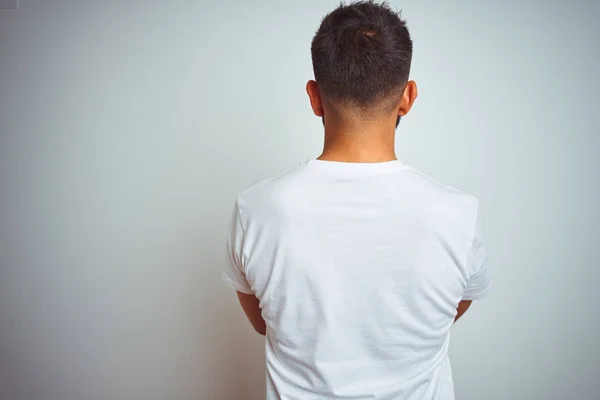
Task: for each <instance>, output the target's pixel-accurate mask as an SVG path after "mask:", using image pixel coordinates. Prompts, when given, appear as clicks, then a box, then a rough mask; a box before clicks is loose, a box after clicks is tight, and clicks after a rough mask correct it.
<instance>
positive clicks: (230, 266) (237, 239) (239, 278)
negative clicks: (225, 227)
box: [221, 201, 253, 294]
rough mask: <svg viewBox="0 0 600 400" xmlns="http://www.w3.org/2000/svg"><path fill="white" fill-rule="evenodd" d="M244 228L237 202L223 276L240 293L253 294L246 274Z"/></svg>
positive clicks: (228, 238) (231, 223) (228, 239)
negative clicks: (243, 249) (243, 250)
mask: <svg viewBox="0 0 600 400" xmlns="http://www.w3.org/2000/svg"><path fill="white" fill-rule="evenodd" d="M243 244H244V228H243V226H242V220H241V216H240V210H239V206H238V203H237V201H236V203H235V206H234V208H233V213H232V215H231V221H230V224H229V234H228V237H227V254H228V255H227V261H226V262H225V263H224V266H223V270H222V273H221V276H222V277H223V280H224V281H225V283H227V285H229V286H230V287H231V288H232V289H234V290H237V291H238V292H242V293H248V294H251V293H253V292H252V288H251V287H250V284H249V283H248V280H247V279H246V274H245V273H244V257H243V252H242V248H243Z"/></svg>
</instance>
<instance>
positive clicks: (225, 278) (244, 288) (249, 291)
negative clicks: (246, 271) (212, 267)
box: [221, 271, 254, 294]
mask: <svg viewBox="0 0 600 400" xmlns="http://www.w3.org/2000/svg"><path fill="white" fill-rule="evenodd" d="M221 278H222V279H223V281H225V283H226V284H227V286H229V287H230V288H232V289H233V290H237V291H238V292H242V293H246V294H254V292H253V291H252V289H250V288H249V287H247V286H244V285H242V284H240V283H238V282H235V281H234V280H232V279H231V278H230V277H229V276H227V275H226V274H225V272H224V271H223V272H221Z"/></svg>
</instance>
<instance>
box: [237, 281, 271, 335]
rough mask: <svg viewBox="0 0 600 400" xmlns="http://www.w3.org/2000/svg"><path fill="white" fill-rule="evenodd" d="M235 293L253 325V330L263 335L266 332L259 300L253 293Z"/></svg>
mask: <svg viewBox="0 0 600 400" xmlns="http://www.w3.org/2000/svg"><path fill="white" fill-rule="evenodd" d="M237 295H238V299H239V300H240V304H241V305H242V308H243V309H244V312H245V313H246V316H247V317H248V319H249V320H250V323H251V324H252V326H253V327H254V330H255V331H256V332H258V333H259V334H261V335H263V336H264V335H265V334H266V332H267V326H266V324H265V320H264V319H263V317H262V314H261V309H260V306H259V300H258V299H257V298H256V296H255V295H253V294H248V293H242V292H239V291H238V292H237Z"/></svg>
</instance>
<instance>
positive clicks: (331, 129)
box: [318, 120, 397, 163]
mask: <svg viewBox="0 0 600 400" xmlns="http://www.w3.org/2000/svg"><path fill="white" fill-rule="evenodd" d="M328 122H329V121H327V120H326V121H325V145H324V147H323V153H322V154H321V156H319V157H318V159H319V160H325V161H339V162H357V163H375V162H385V161H393V160H396V159H397V158H396V151H395V146H394V140H395V137H396V134H395V133H396V132H395V129H394V125H393V124H383V126H381V124H359V125H355V126H350V125H346V126H343V125H341V124H329V123H328Z"/></svg>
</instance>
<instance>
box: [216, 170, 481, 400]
mask: <svg viewBox="0 0 600 400" xmlns="http://www.w3.org/2000/svg"><path fill="white" fill-rule="evenodd" d="M477 209H478V205H477V200H476V199H475V198H474V197H473V196H471V195H468V194H465V193H462V192H459V191H457V190H455V189H452V188H450V187H448V186H445V185H442V184H440V183H437V182H435V181H433V180H431V179H429V178H427V177H426V176H424V175H422V174H421V173H419V172H417V171H416V170H414V169H413V168H411V167H409V166H407V165H405V164H403V163H402V162H400V161H389V162H381V163H343V162H332V161H320V160H310V161H308V162H306V163H304V164H301V165H299V166H298V167H296V168H294V169H292V170H291V171H289V172H287V173H286V174H284V175H281V176H278V177H275V178H271V179H267V180H265V181H262V182H260V183H258V184H256V185H253V186H251V187H250V188H248V189H246V190H245V191H243V192H241V193H240V194H239V196H238V198H237V202H236V205H235V209H234V212H233V217H232V221H231V227H230V234H229V239H228V253H229V259H230V263H228V264H227V265H226V266H225V268H224V269H223V279H224V280H225V281H226V282H227V283H228V284H229V285H230V286H231V287H232V288H234V289H235V290H238V291H240V292H244V293H254V294H255V295H256V296H257V297H258V299H260V307H261V308H262V316H263V318H264V320H265V322H266V325H267V335H266V362H267V399H268V400H276V399H277V400H278V399H282V400H313V399H314V400H316V399H319V400H324V399H348V400H349V399H352V400H367V399H378V400H384V399H385V400H399V399H403V400H405V399H410V400H428V399H442V400H449V399H454V385H453V382H452V372H451V369H450V363H449V361H448V344H449V333H450V329H451V327H452V324H453V320H454V317H455V315H456V307H457V305H458V303H459V301H460V300H462V299H471V300H473V299H480V298H482V297H484V296H485V295H486V294H487V292H488V289H489V286H490V282H491V281H490V276H489V273H488V266H487V262H486V254H485V250H484V247H483V243H482V240H481V235H480V233H479V229H478V223H477V221H478V210H477Z"/></svg>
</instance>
